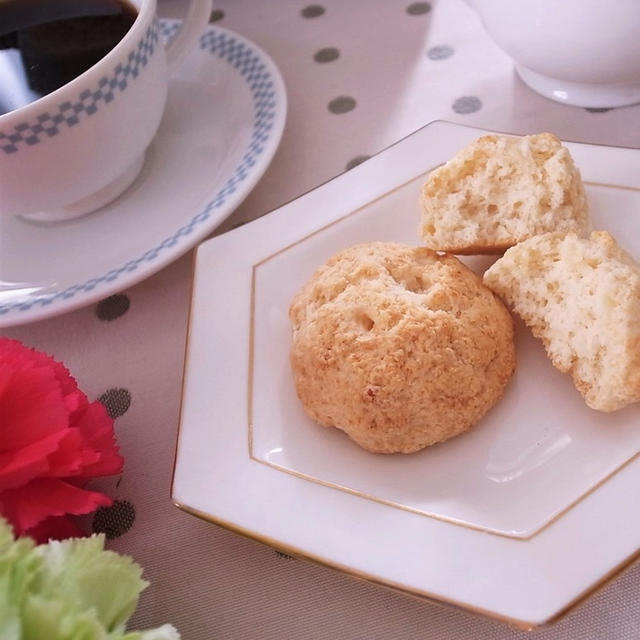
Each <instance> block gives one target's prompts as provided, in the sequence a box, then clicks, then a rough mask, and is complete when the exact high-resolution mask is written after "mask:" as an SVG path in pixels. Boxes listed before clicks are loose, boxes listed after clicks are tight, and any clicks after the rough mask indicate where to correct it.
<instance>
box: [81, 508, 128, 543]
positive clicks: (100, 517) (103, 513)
mask: <svg viewBox="0 0 640 640" xmlns="http://www.w3.org/2000/svg"><path fill="white" fill-rule="evenodd" d="M135 519H136V510H135V509H134V508H133V505H132V504H131V503H130V502H129V501H128V500H116V501H115V502H114V503H113V504H112V505H111V506H110V507H100V508H99V509H98V510H97V511H96V512H95V514H94V515H93V521H92V523H91V526H92V530H93V533H104V535H105V536H106V538H107V539H108V540H113V538H118V537H120V536H121V535H123V534H125V533H127V531H129V529H131V527H132V526H133V523H134V521H135Z"/></svg>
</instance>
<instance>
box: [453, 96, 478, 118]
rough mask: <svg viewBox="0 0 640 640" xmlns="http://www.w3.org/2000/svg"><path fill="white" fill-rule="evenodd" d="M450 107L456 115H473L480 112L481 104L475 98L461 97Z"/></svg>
mask: <svg viewBox="0 0 640 640" xmlns="http://www.w3.org/2000/svg"><path fill="white" fill-rule="evenodd" d="M452 107H453V110H454V111H455V112H456V113H463V114H464V113H474V112H475V111H479V110H480V108H481V107H482V102H480V98H476V96H462V97H461V98H458V99H457V100H456V101H455V102H454V103H453V105H452Z"/></svg>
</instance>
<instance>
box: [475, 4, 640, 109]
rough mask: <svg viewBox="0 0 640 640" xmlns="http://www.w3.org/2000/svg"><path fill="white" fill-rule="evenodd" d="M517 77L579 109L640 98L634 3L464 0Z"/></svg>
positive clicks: (639, 12)
mask: <svg viewBox="0 0 640 640" xmlns="http://www.w3.org/2000/svg"><path fill="white" fill-rule="evenodd" d="M467 3H468V4H469V5H471V6H472V7H474V8H475V9H476V10H477V12H478V14H479V15H480V18H481V20H482V22H483V24H484V27H485V29H486V30H487V32H488V33H489V35H490V36H491V37H492V38H493V39H494V40H495V42H496V43H497V44H498V46H500V47H501V48H502V49H503V50H504V51H505V52H506V53H508V54H509V55H510V56H511V57H512V58H513V59H514V61H515V63H516V70H517V72H518V74H519V75H520V77H521V78H522V80H523V81H524V82H525V83H526V84H527V85H529V86H530V87H531V88H532V89H533V90H534V91H537V92H538V93H540V94H542V95H543V96H545V97H547V98H551V99H552V100H556V101H558V102H563V103H565V104H570V105H575V106H579V107H618V106H623V105H628V104H633V103H637V102H640V0H606V1H604V2H603V0H562V1H559V0H535V2H532V1H531V0H467Z"/></svg>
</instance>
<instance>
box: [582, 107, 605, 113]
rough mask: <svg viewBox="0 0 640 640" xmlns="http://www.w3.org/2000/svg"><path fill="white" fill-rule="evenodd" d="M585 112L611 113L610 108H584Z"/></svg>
mask: <svg viewBox="0 0 640 640" xmlns="http://www.w3.org/2000/svg"><path fill="white" fill-rule="evenodd" d="M585 111H588V112H589V113H606V112H607V111H611V108H610V107H586V108H585Z"/></svg>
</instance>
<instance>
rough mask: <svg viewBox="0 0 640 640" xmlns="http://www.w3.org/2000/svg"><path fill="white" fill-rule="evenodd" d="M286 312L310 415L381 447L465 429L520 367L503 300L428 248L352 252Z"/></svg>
mask: <svg viewBox="0 0 640 640" xmlns="http://www.w3.org/2000/svg"><path fill="white" fill-rule="evenodd" d="M289 315H290V319H291V323H292V326H293V342H292V347H291V365H292V371H293V376H294V380H295V386H296V390H297V393H298V396H299V397H300V400H301V401H302V404H303V406H304V408H305V410H306V412H307V414H308V415H309V416H310V417H311V418H312V419H313V420H315V421H317V422H319V423H320V424H322V425H325V426H333V427H338V428H339V429H342V430H343V431H344V432H346V433H347V434H348V435H349V436H350V437H351V438H352V439H353V440H354V441H355V442H356V443H358V444H359V445H360V446H362V447H363V448H365V449H367V450H369V451H373V452H377V453H395V452H402V453H410V452H413V451H417V450H419V449H422V448H423V447H426V446H428V445H431V444H434V443H436V442H441V441H443V440H447V439H448V438H451V437H453V436H456V435H458V434H460V433H462V432H464V431H466V430H467V429H469V428H470V427H471V426H472V425H473V424H475V423H476V422H477V421H478V420H480V418H482V416H483V415H484V414H485V413H486V412H487V411H488V410H489V408H490V407H492V406H493V405H494V404H495V403H496V402H497V400H498V399H499V398H500V397H501V395H502V393H503V391H504V388H505V386H506V384H507V382H508V381H509V379H510V377H511V375H512V373H513V370H514V367H515V349H514V343H513V322H512V318H511V315H510V314H509V312H508V311H507V309H506V308H505V306H504V305H503V304H502V302H501V301H500V300H499V299H498V298H497V297H496V296H495V295H494V294H493V293H492V292H491V291H490V290H489V289H488V288H486V287H485V286H484V285H483V284H482V281H481V280H480V278H479V277H478V276H477V275H476V274H474V273H473V272H472V271H471V270H469V269H468V268H467V267H465V266H464V265H463V264H462V263H461V262H460V261H459V260H458V259H457V258H455V257H454V256H450V255H439V254H437V253H435V252H434V251H431V250H429V249H426V248H415V247H409V246H406V245H401V244H394V243H382V242H376V243H371V244H362V245H356V246H353V247H350V248H348V249H346V250H344V251H342V252H341V253H338V254H337V255H335V256H333V257H332V258H331V259H330V260H329V261H328V262H327V263H326V264H325V265H323V266H322V267H320V268H319V269H318V270H317V271H316V272H315V274H314V275H313V276H312V278H311V279H310V281H309V282H308V283H307V284H306V286H304V288H303V289H302V290H301V291H300V292H299V293H298V295H297V296H296V297H295V298H294V300H293V302H292V304H291V307H290V310H289Z"/></svg>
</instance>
